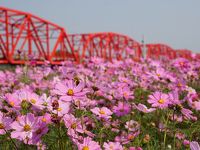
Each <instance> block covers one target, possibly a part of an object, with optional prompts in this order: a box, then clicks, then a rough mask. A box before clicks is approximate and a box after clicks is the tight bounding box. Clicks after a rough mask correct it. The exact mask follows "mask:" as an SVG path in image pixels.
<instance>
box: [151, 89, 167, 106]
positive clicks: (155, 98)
mask: <svg viewBox="0 0 200 150" xmlns="http://www.w3.org/2000/svg"><path fill="white" fill-rule="evenodd" d="M147 101H148V103H150V104H151V105H152V107H158V108H161V109H163V108H167V107H168V104H169V96H168V95H167V94H165V93H162V92H154V93H153V94H152V95H150V96H149V99H148V100H147Z"/></svg>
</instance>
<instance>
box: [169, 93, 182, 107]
mask: <svg viewBox="0 0 200 150" xmlns="http://www.w3.org/2000/svg"><path fill="white" fill-rule="evenodd" d="M168 95H169V104H170V105H180V104H181V101H180V100H179V94H178V91H176V90H175V91H172V92H170V93H169V94H168Z"/></svg>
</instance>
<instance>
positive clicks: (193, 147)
mask: <svg viewBox="0 0 200 150" xmlns="http://www.w3.org/2000/svg"><path fill="white" fill-rule="evenodd" d="M190 149H191V150H200V146H199V144H198V143H197V142H196V141H192V142H190Z"/></svg>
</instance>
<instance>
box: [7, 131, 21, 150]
mask: <svg viewBox="0 0 200 150" xmlns="http://www.w3.org/2000/svg"><path fill="white" fill-rule="evenodd" d="M4 131H5V132H6V134H8V132H7V131H6V130H5V129H4ZM8 137H9V139H10V141H11V142H12V144H13V145H14V148H15V150H18V147H17V145H16V144H15V142H14V141H13V139H12V138H11V137H10V135H9V134H8Z"/></svg>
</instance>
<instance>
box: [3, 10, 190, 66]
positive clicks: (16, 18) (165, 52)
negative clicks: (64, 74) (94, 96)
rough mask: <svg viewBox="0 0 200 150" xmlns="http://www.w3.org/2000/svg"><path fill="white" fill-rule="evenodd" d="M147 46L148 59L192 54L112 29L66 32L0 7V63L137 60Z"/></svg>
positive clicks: (21, 13)
mask: <svg viewBox="0 0 200 150" xmlns="http://www.w3.org/2000/svg"><path fill="white" fill-rule="evenodd" d="M144 47H146V48H147V57H148V58H158V59H159V58H161V57H163V56H165V57H168V58H170V59H174V58H177V57H185V58H191V54H192V53H191V51H189V50H181V51H178V50H173V49H172V48H170V47H168V46H167V45H162V44H148V45H142V44H140V43H139V42H137V41H135V40H133V39H132V38H130V37H128V36H126V35H122V34H117V33H112V32H104V33H90V34H67V32H66V30H65V29H64V28H62V27H60V26H58V25H57V24H54V23H52V22H49V21H47V20H44V19H42V18H40V17H37V16H35V15H32V14H30V13H26V12H22V11H18V10H13V9H9V8H5V7H0V64H7V63H10V64H24V63H25V62H27V61H28V60H29V59H30V57H32V58H31V59H34V60H35V61H36V63H37V64H43V63H44V62H45V60H47V61H49V62H50V63H51V64H60V63H61V62H62V61H64V60H73V61H76V62H82V61H84V58H89V57H94V56H96V57H101V58H104V59H107V60H110V61H112V59H118V60H124V59H126V58H128V57H129V58H130V57H131V58H133V59H135V60H138V59H140V58H141V57H143V56H144V54H143V53H144V52H142V49H143V48H144ZM130 50H131V55H130Z"/></svg>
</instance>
